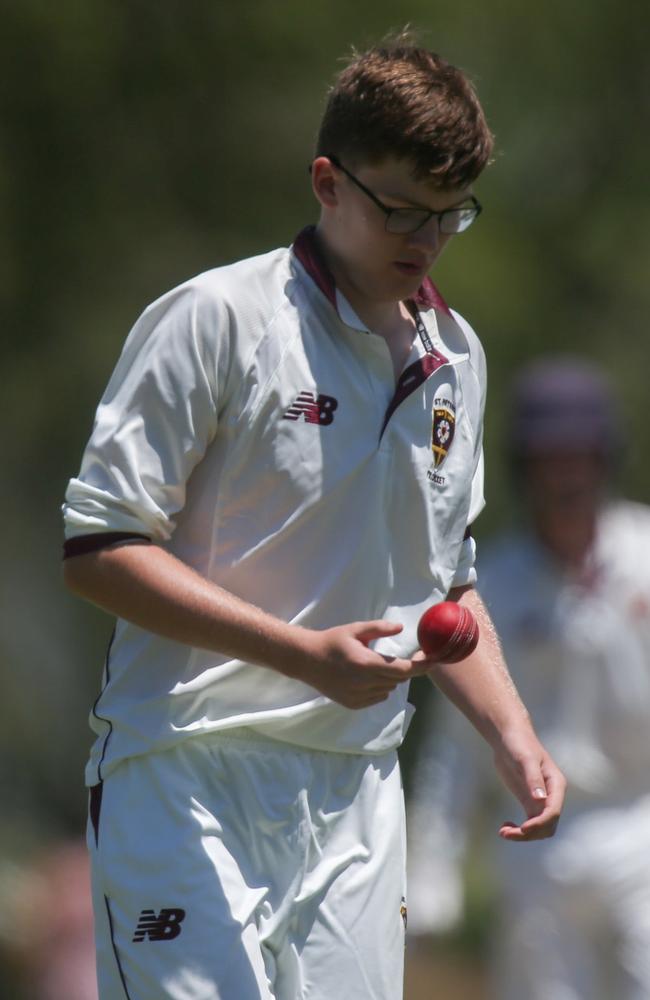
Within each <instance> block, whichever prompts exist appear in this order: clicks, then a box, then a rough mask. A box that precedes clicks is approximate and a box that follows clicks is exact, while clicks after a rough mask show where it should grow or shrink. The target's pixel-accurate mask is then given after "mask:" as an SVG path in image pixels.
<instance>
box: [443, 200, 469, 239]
mask: <svg viewBox="0 0 650 1000" xmlns="http://www.w3.org/2000/svg"><path fill="white" fill-rule="evenodd" d="M478 213H479V210H478V208H476V207H475V206H474V205H467V206H466V207H465V208H452V209H450V210H449V211H448V212H441V213H440V232H441V233H445V234H447V235H449V236H455V235H456V234H457V233H464V232H465V230H466V229H469V227H470V226H471V224H472V223H473V222H474V219H475V218H476V216H477V215H478Z"/></svg>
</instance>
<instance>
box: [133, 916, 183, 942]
mask: <svg viewBox="0 0 650 1000" xmlns="http://www.w3.org/2000/svg"><path fill="white" fill-rule="evenodd" d="M184 920H185V910H180V909H169V910H168V909H162V910H161V911H160V913H159V914H158V916H156V912H155V910H143V911H142V913H141V914H140V919H139V920H138V926H137V927H136V931H135V934H134V935H133V940H134V941H136V942H138V941H144V939H145V938H146V937H147V936H148V937H149V940H150V941H171V940H172V939H173V938H176V937H178V935H179V934H180V932H181V924H182V922H183V921H184Z"/></svg>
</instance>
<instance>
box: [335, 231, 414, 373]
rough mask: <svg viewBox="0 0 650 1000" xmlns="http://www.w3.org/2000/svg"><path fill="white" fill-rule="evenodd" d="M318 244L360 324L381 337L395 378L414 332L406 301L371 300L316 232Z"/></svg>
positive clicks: (337, 284) (404, 359) (411, 344)
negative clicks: (391, 363) (388, 352)
mask: <svg viewBox="0 0 650 1000" xmlns="http://www.w3.org/2000/svg"><path fill="white" fill-rule="evenodd" d="M318 236H319V246H320V250H321V253H322V255H323V257H324V258H325V261H326V263H327V266H328V268H329V270H330V272H331V274H332V276H333V278H334V282H335V284H336V287H337V288H338V290H339V291H340V292H341V294H342V295H343V296H344V297H345V298H346V300H347V301H348V302H349V304H350V305H351V306H352V309H353V310H354V312H355V313H356V315H357V316H358V317H359V319H360V320H361V322H362V323H363V324H364V326H365V327H366V328H367V329H368V330H370V331H371V332H372V333H376V334H378V335H379V336H380V337H383V338H384V340H385V341H386V344H387V345H388V349H389V351H390V355H391V358H392V361H393V367H394V370H395V376H396V377H398V376H399V374H400V373H401V371H402V368H403V367H404V363H405V361H406V358H407V357H408V355H409V354H410V352H411V348H412V346H413V340H414V338H415V334H416V325H415V319H414V317H413V313H412V311H411V309H410V308H409V307H408V306H407V305H406V303H404V302H401V301H399V300H397V301H395V300H390V299H387V300H382V299H379V300H378V299H372V298H370V297H369V296H367V295H365V294H364V292H363V290H362V289H361V288H359V287H358V285H357V284H356V283H355V281H354V276H353V275H350V274H349V273H348V270H347V268H346V266H345V263H344V262H343V260H342V259H341V258H340V257H339V256H338V255H337V254H336V251H335V250H334V249H333V248H332V246H331V244H330V242H329V241H328V240H327V239H324V238H323V234H322V232H320V233H319V234H318Z"/></svg>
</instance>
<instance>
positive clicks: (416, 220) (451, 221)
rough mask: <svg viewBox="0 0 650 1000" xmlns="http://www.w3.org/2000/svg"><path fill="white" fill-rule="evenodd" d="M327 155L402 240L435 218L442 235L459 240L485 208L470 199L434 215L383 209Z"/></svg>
mask: <svg viewBox="0 0 650 1000" xmlns="http://www.w3.org/2000/svg"><path fill="white" fill-rule="evenodd" d="M326 155H327V159H328V160H330V162H331V163H333V164H334V166H335V167H336V168H337V169H338V170H341V171H342V172H343V173H344V174H345V176H346V177H349V179H350V180H351V181H352V183H353V184H356V186H357V187H358V188H359V189H360V190H361V191H363V193H364V194H365V195H367V196H368V198H370V199H371V200H372V201H373V202H374V203H375V205H376V206H377V208H380V209H381V210H382V212H383V213H384V214H385V216H386V232H388V233H394V234H396V235H399V234H401V235H402V236H404V235H406V234H407V233H416V232H417V231H418V229H421V228H422V226H426V224H427V222H428V221H429V219H432V218H433V217H434V216H435V217H436V218H437V219H438V225H439V227H440V232H441V233H444V234H445V236H456V235H457V234H458V233H464V232H465V230H466V229H469V227H470V226H471V224H472V223H473V222H474V220H475V219H477V218H478V216H479V215H480V214H481V212H482V211H483V206H482V205H481V204H480V202H479V201H478V199H476V198H475V197H474V195H470V196H469V199H468V201H469V204H468V203H467V202H466V203H465V204H463V205H459V206H458V208H446V209H444V210H443V211H442V212H434V211H432V210H430V209H428V208H391V207H390V206H389V205H384V203H383V201H380V200H379V198H378V197H377V195H376V194H374V192H372V191H371V190H370V188H367V187H366V185H365V184H362V183H361V181H360V180H359V179H358V178H357V177H355V176H354V174H351V173H350V171H349V170H346V168H345V167H344V166H343V164H342V163H341V162H340V160H339V159H338V157H337V156H333V155H332V154H331V153H327V154H326Z"/></svg>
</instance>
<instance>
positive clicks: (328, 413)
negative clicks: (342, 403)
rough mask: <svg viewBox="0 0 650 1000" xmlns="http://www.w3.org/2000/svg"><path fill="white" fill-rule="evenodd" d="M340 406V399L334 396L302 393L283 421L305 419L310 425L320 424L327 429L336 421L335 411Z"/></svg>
mask: <svg viewBox="0 0 650 1000" xmlns="http://www.w3.org/2000/svg"><path fill="white" fill-rule="evenodd" d="M338 405H339V401H338V399H335V398H334V396H324V395H323V394H322V393H319V394H318V395H317V396H314V393H313V392H307V391H305V392H301V393H299V394H298V396H297V397H296V401H295V403H292V404H291V406H290V407H289V408H288V410H287V411H286V413H285V414H284V417H283V418H282V419H283V420H298V419H299V418H300V417H303V418H304V420H305V421H306V423H308V424H320V425H321V427H326V426H327V425H328V424H331V423H332V422H333V420H334V410H335V409H336V408H337V406H338Z"/></svg>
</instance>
